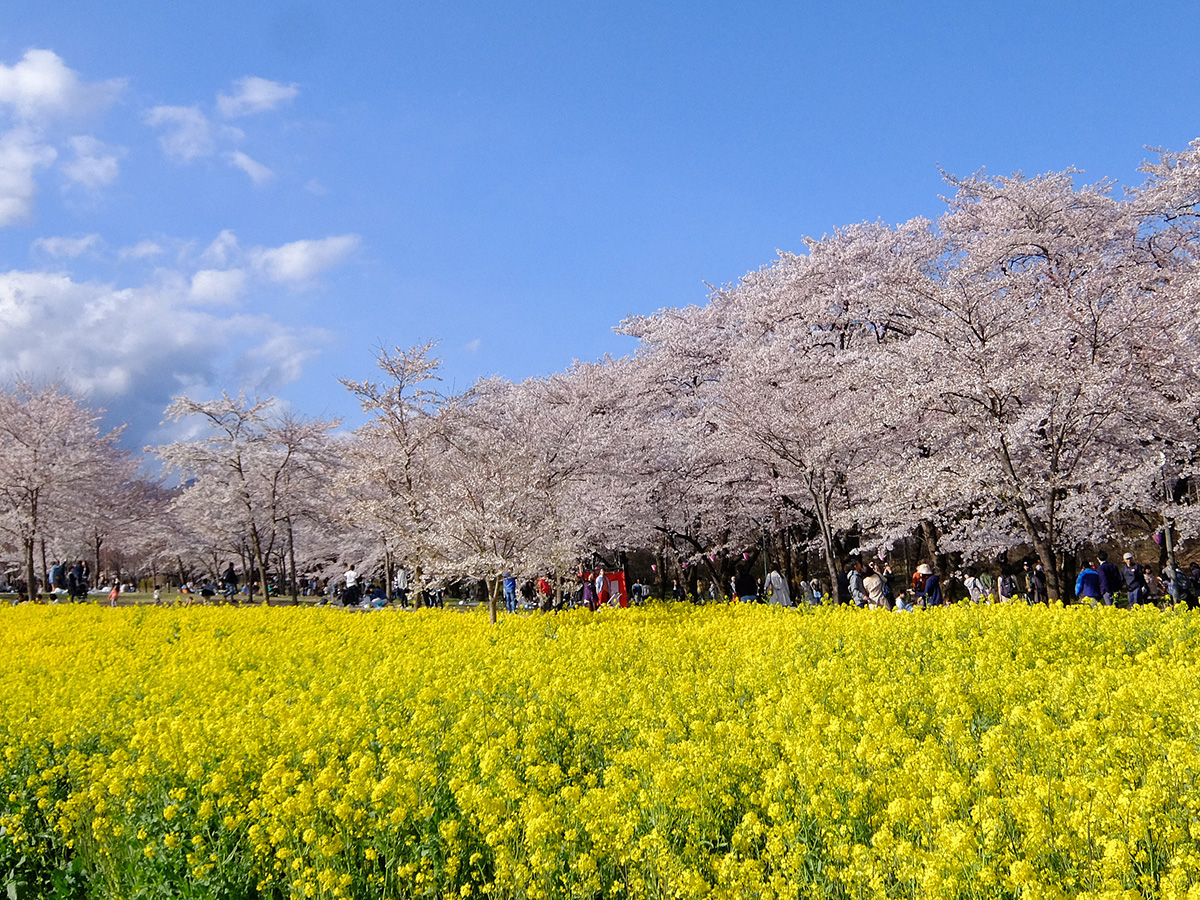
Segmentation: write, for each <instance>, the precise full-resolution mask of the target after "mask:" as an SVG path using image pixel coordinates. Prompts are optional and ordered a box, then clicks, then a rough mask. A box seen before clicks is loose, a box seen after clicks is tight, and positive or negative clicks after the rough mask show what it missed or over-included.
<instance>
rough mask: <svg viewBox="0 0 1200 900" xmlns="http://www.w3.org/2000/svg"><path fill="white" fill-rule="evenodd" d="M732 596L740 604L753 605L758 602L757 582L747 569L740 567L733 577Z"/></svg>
mask: <svg viewBox="0 0 1200 900" xmlns="http://www.w3.org/2000/svg"><path fill="white" fill-rule="evenodd" d="M733 594H734V596H735V597H737V598H738V600H740V601H741V602H742V603H754V602H755V601H757V600H758V582H757V581H755V579H754V576H753V575H751V574H750V570H749V569H747V568H745V567H742V568H740V569H738V571H737V574H736V575H734V576H733Z"/></svg>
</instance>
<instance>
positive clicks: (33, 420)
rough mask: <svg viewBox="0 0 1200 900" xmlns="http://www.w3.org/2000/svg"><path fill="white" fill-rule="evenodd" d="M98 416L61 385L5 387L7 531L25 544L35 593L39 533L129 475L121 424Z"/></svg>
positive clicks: (3, 526) (2, 460) (2, 435)
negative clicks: (103, 427)
mask: <svg viewBox="0 0 1200 900" xmlns="http://www.w3.org/2000/svg"><path fill="white" fill-rule="evenodd" d="M99 421H100V416H99V414H98V413H96V412H94V411H92V410H90V409H88V408H87V407H85V406H84V405H83V404H82V403H81V402H80V401H78V400H77V399H75V398H74V397H71V396H69V395H68V394H65V393H63V392H62V391H61V390H60V389H59V388H58V387H57V386H54V385H50V386H47V387H42V388H37V387H34V386H32V385H30V384H27V383H18V384H17V385H15V386H14V387H13V388H12V389H11V390H8V391H0V535H3V536H4V537H5V538H6V539H7V540H8V541H9V542H11V543H12V544H13V545H14V547H16V548H19V550H20V552H21V555H22V557H23V563H24V569H25V582H26V595H27V598H28V599H29V600H33V599H34V597H35V596H36V593H37V576H36V573H35V570H34V548H35V546H36V545H37V543H38V540H39V539H40V538H41V537H42V536H43V535H44V534H45V533H46V532H47V531H48V530H50V531H55V530H57V531H61V530H62V529H63V527H64V524H65V522H66V520H67V517H68V516H69V514H70V512H71V511H72V510H74V509H77V508H79V507H80V506H82V505H84V504H86V503H88V502H92V501H94V498H96V497H97V496H98V495H99V494H100V493H101V492H102V490H103V486H104V485H106V484H111V483H114V481H120V479H121V478H122V475H123V472H122V465H123V462H124V457H123V455H122V454H121V453H120V451H119V450H118V449H117V443H116V442H117V438H118V436H119V434H120V431H119V429H117V430H113V431H111V432H108V433H107V434H104V433H101V431H100V428H99V425H98V423H99Z"/></svg>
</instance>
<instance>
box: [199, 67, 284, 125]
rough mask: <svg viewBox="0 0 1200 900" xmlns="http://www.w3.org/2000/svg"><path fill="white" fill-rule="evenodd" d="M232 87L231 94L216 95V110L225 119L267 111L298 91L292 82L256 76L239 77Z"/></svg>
mask: <svg viewBox="0 0 1200 900" xmlns="http://www.w3.org/2000/svg"><path fill="white" fill-rule="evenodd" d="M234 88H235V92H234V93H233V94H218V95H217V110H218V111H219V112H220V113H221V115H222V116H224V117H225V118H226V119H234V118H237V117H239V116H249V115H253V114H255V113H261V112H267V111H268V110H272V109H274V108H275V107H277V106H279V105H280V104H283V103H287V102H289V101H291V100H292V99H294V98H295V96H296V95H297V94H298V93H300V89H299V88H298V87H297V86H296V85H294V84H280V83H279V82H278V81H270V80H268V79H266V78H258V77H256V76H249V77H247V78H239V79H238V80H237V81H235V82H234Z"/></svg>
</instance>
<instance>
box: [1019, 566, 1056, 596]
mask: <svg viewBox="0 0 1200 900" xmlns="http://www.w3.org/2000/svg"><path fill="white" fill-rule="evenodd" d="M1025 586H1026V589H1027V590H1028V591H1029V602H1030V603H1042V604H1048V603H1049V602H1050V592H1049V591H1047V590H1046V570H1045V569H1043V568H1042V564H1041V563H1040V562H1039V563H1031V562H1030V561H1029V560H1026V561H1025Z"/></svg>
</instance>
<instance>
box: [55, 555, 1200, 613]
mask: <svg viewBox="0 0 1200 900" xmlns="http://www.w3.org/2000/svg"><path fill="white" fill-rule="evenodd" d="M551 578H552V576H551V573H548V572H542V573H538V574H537V575H535V576H532V577H520V578H519V577H518V576H517V575H516V574H514V573H513V572H512V571H511V570H505V571H504V572H503V573H502V574H501V576H500V578H499V584H498V587H499V593H500V595H501V596H502V598H503V608H504V610H505V611H507V612H509V613H515V612H517V611H518V610H521V609H524V610H541V611H544V612H550V611H557V610H562V609H570V608H576V607H583V608H587V609H590V610H593V611H595V610H598V609H600V608H602V607H605V606H629V605H631V604H632V605H638V604H641V603H644V602H645V601H646V600H648V599H650V598H651V597H652V596H653V593H654V592H653V591H652V590H651V588H650V587H649V586H648V585H646V584H644V583H642V582H640V581H635V582H634V583H633V584H631V585H628V586H627V584H626V573H625V572H623V571H614V572H609V571H606V569H605V568H604V567H603V566H598V567H596V568H595V569H594V570H585V569H584V567H583V565H582V564H581V565H580V566H579V568H578V571H577V572H576V573H575V576H574V578H573V579H568V581H567V582H566V583H565V584H561V583H559V584H552V581H551ZM46 581H47V584H46V587H47V596H46V599H48V600H50V601H51V602H59V601H60V600H68V601H69V602H81V601H85V600H87V599H89V594H90V593H96V592H98V593H99V595H100V596H104V595H107V598H108V602H109V603H110V604H112V605H116V603H117V602H118V600H119V598H120V595H121V593H123V592H126V591H134V590H135V586H134V585H133V584H122V583H120V581H119V580H118V579H117V578H116V576H105V575H102V576H101V577H100V578H98V579H96V581H97V584H96V591H90V587H91V573H90V570H89V567H88V564H87V562H86V561H84V560H79V561H77V562H74V563H72V562H70V561H66V560H64V561H61V562H55V563H54V564H53V565H52V566H50V568H49V571H48V573H47V577H46ZM110 582H111V583H110ZM41 587H42V585H40V584H39V588H41ZM390 587H391V590H390V592H389V591H388V584H387V581H386V578H385V577H383V576H380V575H378V574H362V573H360V572H359V571H358V569H357V568H356V566H354V565H350V566H348V567H347V568H346V570H345V572H344V573H343V574H341V575H333V576H330V575H327V574H325V573H323V572H318V573H312V574H305V575H303V576H302V577H300V578H299V579H298V585H297V590H298V593H299V594H300V595H301V596H303V597H305V598H308V599H309V600H310V602H311V601H314V600H315V603H316V605H320V606H324V605H329V606H340V607H347V608H358V609H377V608H382V607H385V606H398V607H401V608H406V607H414V606H423V607H441V606H444V605H445V596H446V590H445V588H444V586H441V585H440V584H438V583H435V582H431V581H430V580H429V579H419V580H418V579H416V578H414V576H413V574H412V573H411V572H410V571H409V569H408V568H406V567H404V566H400V567H398V568H397V569H396V570H395V572H394V574H393V576H392V582H391V586H390ZM1067 587H1069V585H1064V588H1067ZM176 592H177V594H178V599H179V600H180V601H181V602H183V603H186V604H191V603H193V602H196V600H197V599H199V601H200V602H203V603H210V602H226V603H240V602H242V601H250V600H252V599H253V598H255V597H257V596H259V594H260V585H259V583H258V581H257V579H250V578H247V579H243V578H242V577H240V576H239V574H238V572H237V569H236V568H235V566H234V564H233V563H232V562H230V563H229V564H228V565H227V566H226V567H225V569H224V571H223V572H222V573H221V574H220V576H219V577H218V578H216V579H212V578H210V579H206V580H204V581H203V582H200V583H199V584H196V583H193V582H184V583H183V584H182V585H181V586H180V587H179V588H177V589H176ZM168 593H169V591H168ZM286 593H289V589H288V588H287V587H286V586H285V585H284V584H283V582H282V580H280V579H279V578H277V579H276V580H275V581H274V582H272V583H269V584H268V595H272V596H282V595H284V594H286ZM468 593H469V592H468ZM38 596H39V597H42V596H43V595H42V593H41V591H40V590H39V594H38ZM1197 598H1200V562H1193V563H1191V564H1190V567H1189V568H1186V569H1185V568H1184V566H1182V565H1177V566H1175V567H1172V566H1171V565H1170V564H1168V565H1167V566H1166V567H1165V568H1164V569H1163V570H1162V572H1161V574H1159V573H1156V572H1155V571H1154V570H1153V569H1152V568H1151V567H1149V566H1146V565H1142V564H1140V563H1138V562H1137V561H1136V560H1135V559H1134V555H1133V553H1130V552H1127V553H1125V554H1124V555H1123V557H1122V560H1121V563H1120V564H1118V563H1116V562H1113V561H1112V560H1110V559H1109V558H1108V554H1107V553H1106V552H1105V551H1103V550H1101V551H1098V552H1097V553H1096V554H1095V556H1094V557H1092V558H1089V559H1086V560H1081V561H1080V566H1079V571H1078V575H1077V577H1076V579H1075V583H1074V590H1073V591H1072V592H1071V595H1070V596H1069V597H1067V598H1064V599H1066V600H1067V601H1068V602H1072V601H1073V602H1076V603H1084V604H1090V605H1106V606H1113V605H1119V606H1126V607H1134V606H1139V605H1142V604H1157V605H1174V604H1176V603H1184V604H1186V605H1187V606H1189V607H1194V606H1197V605H1198V599H1197ZM153 599H154V602H155V603H158V604H161V603H163V602H164V601H163V589H162V588H160V587H158V586H157V585H156V586H154V588H153ZM478 599H480V600H481V601H482V600H483V598H478ZM663 599H670V600H676V601H680V602H688V601H690V602H693V603H706V602H710V603H711V602H724V601H726V600H733V601H736V602H741V603H771V604H776V605H779V606H802V605H809V606H814V605H820V604H823V603H832V604H844V605H852V606H855V607H859V608H864V609H886V610H893V611H897V612H903V611H910V610H913V609H916V608H922V607H934V606H942V605H945V604H946V603H954V602H958V601H961V600H969V601H970V602H973V603H985V602H998V603H1015V602H1023V603H1029V604H1038V603H1042V604H1044V603H1048V602H1049V601H1050V595H1049V591H1048V588H1047V579H1046V573H1045V570H1044V569H1043V567H1042V564H1041V563H1040V562H1039V561H1038V560H1037V559H1036V558H1029V559H1026V560H1024V561H1022V562H1021V563H1019V564H1017V565H1011V564H1008V563H1003V562H1002V563H1000V564H999V565H997V566H996V567H993V569H991V570H989V569H985V568H981V567H978V566H966V567H963V568H962V569H958V570H955V571H953V572H950V573H947V574H946V575H945V576H943V575H941V574H939V573H938V572H937V571H936V569H935V568H934V566H933V565H932V564H930V563H928V562H923V563H920V564H919V565H918V566H917V567H916V568H915V570H914V571H913V573H912V577H911V580H908V579H900V578H897V576H896V575H895V573H894V572H893V569H892V565H891V563H890V562H889V561H888V560H887V559H886V558H883V557H882V556H880V557H877V558H868V557H866V556H862V555H860V556H856V557H855V558H854V559H853V561H852V563H851V565H850V566H849V567H848V568H847V570H846V571H845V572H844V573H842V574H839V576H838V579H837V582H836V584H835V585H833V586H832V589H830V588H828V587H826V586H825V585H824V584H822V583H821V581H820V580H819V579H815V578H814V579H806V580H800V581H798V582H791V581H789V579H787V578H786V577H784V575H783V574H781V572H780V571H779V569H778V568H772V569H771V570H770V571H769V572H766V573H765V575H763V576H762V577H756V576H755V575H754V574H753V572H752V570H751V568H750V567H749V566H748V565H744V566H742V567H740V568H739V569H738V570H737V572H736V573H735V574H734V575H733V576H732V577H731V578H730V579H729V583H728V591H725V590H721V589H720V588H719V587H718V584H717V582H716V581H715V580H714V581H709V582H703V581H700V582H697V583H696V584H695V586H694V589H693V591H691V592H689V591H688V590H687V589H686V588H685V586H684V585H683V584H682V583H681V582H680V581H679V580H677V579H676V580H673V581H672V582H671V585H670V587H669V588H667V589H666V596H665V597H663Z"/></svg>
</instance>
